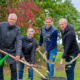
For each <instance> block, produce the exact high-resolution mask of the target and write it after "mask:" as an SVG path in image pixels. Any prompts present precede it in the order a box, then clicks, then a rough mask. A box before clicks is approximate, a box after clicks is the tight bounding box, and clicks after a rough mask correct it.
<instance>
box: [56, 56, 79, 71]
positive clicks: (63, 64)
mask: <svg viewBox="0 0 80 80" xmlns="http://www.w3.org/2000/svg"><path fill="white" fill-rule="evenodd" d="M77 58H79V56H77V57H75V58H74V59H72V60H71V61H70V62H65V63H62V61H61V62H60V65H59V67H57V68H56V71H57V72H61V71H63V67H62V66H65V65H69V64H72V62H74V61H75V60H76V59H77Z"/></svg>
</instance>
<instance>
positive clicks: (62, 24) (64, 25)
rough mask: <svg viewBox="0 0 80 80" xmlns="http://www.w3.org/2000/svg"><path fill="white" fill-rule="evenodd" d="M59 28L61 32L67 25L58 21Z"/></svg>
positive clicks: (62, 21)
mask: <svg viewBox="0 0 80 80" xmlns="http://www.w3.org/2000/svg"><path fill="white" fill-rule="evenodd" d="M59 27H60V29H61V30H62V31H64V30H65V28H66V27H67V23H65V21H64V20H61V21H59Z"/></svg>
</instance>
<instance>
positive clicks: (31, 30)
mask: <svg viewBox="0 0 80 80" xmlns="http://www.w3.org/2000/svg"><path fill="white" fill-rule="evenodd" d="M28 32H33V33H35V30H34V29H33V28H29V29H28V30H27V33H28Z"/></svg>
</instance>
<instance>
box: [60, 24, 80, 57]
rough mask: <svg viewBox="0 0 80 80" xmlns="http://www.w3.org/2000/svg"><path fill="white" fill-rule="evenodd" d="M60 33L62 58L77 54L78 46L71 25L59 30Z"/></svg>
mask: <svg viewBox="0 0 80 80" xmlns="http://www.w3.org/2000/svg"><path fill="white" fill-rule="evenodd" d="M61 33H62V44H63V47H64V53H63V56H62V58H65V57H70V56H77V54H78V52H79V47H78V44H77V41H76V34H75V32H74V29H73V27H72V26H70V25H67V27H66V29H65V30H64V31H62V30H61Z"/></svg>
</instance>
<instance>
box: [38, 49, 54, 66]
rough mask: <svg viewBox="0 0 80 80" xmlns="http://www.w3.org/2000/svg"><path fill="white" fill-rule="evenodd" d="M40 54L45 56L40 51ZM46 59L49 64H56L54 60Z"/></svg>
mask: <svg viewBox="0 0 80 80" xmlns="http://www.w3.org/2000/svg"><path fill="white" fill-rule="evenodd" d="M38 52H39V53H40V54H41V55H42V56H43V54H42V53H41V52H40V50H38ZM44 59H45V60H46V62H47V63H50V64H54V62H53V61H52V60H47V59H46V57H45V58H44Z"/></svg>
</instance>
